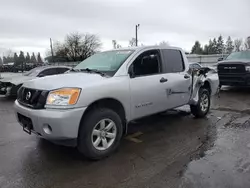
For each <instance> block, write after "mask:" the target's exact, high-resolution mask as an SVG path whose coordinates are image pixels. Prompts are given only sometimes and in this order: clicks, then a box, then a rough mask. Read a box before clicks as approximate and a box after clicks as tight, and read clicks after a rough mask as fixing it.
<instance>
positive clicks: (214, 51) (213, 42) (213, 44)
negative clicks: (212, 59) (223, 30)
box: [211, 38, 218, 54]
mask: <svg viewBox="0 0 250 188" xmlns="http://www.w3.org/2000/svg"><path fill="white" fill-rule="evenodd" d="M211 52H212V53H211V54H217V52H218V49H217V40H216V38H214V39H213V41H212V49H211Z"/></svg>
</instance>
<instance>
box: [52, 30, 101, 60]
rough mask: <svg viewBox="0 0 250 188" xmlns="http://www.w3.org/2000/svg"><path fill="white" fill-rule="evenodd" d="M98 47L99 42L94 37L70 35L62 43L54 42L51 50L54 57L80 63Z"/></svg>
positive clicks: (89, 35) (99, 45)
mask: <svg viewBox="0 0 250 188" xmlns="http://www.w3.org/2000/svg"><path fill="white" fill-rule="evenodd" d="M100 47H101V42H100V40H99V38H98V37H97V36H96V35H92V34H80V33H71V34H68V35H67V36H66V37H65V41H64V43H59V42H56V43H55V44H54V47H53V48H54V51H55V54H56V57H64V58H67V60H69V61H81V60H84V59H86V58H88V57H89V56H91V55H93V54H94V53H95V52H97V51H98V50H99V48H100Z"/></svg>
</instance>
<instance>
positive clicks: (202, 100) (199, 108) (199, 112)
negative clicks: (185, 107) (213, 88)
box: [190, 88, 210, 118]
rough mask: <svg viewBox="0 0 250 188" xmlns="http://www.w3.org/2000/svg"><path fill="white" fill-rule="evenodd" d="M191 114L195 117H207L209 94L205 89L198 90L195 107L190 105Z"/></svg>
mask: <svg viewBox="0 0 250 188" xmlns="http://www.w3.org/2000/svg"><path fill="white" fill-rule="evenodd" d="M190 109H191V113H192V114H193V115H194V116H195V117H197V118H202V117H205V116H206V115H207V113H208V112H209V109H210V93H209V91H208V90H207V89H206V88H200V90H199V100H198V103H197V104H196V105H190Z"/></svg>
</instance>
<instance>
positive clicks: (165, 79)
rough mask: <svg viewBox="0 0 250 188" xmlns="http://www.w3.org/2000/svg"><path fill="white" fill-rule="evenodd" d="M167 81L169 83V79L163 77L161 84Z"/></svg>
mask: <svg viewBox="0 0 250 188" xmlns="http://www.w3.org/2000/svg"><path fill="white" fill-rule="evenodd" d="M167 81H168V79H167V78H163V77H162V78H161V79H160V82H161V83H164V82H167Z"/></svg>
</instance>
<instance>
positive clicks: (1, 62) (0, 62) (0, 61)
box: [0, 57, 3, 65]
mask: <svg viewBox="0 0 250 188" xmlns="http://www.w3.org/2000/svg"><path fill="white" fill-rule="evenodd" d="M2 64H3V60H2V58H1V57H0V65H2Z"/></svg>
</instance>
